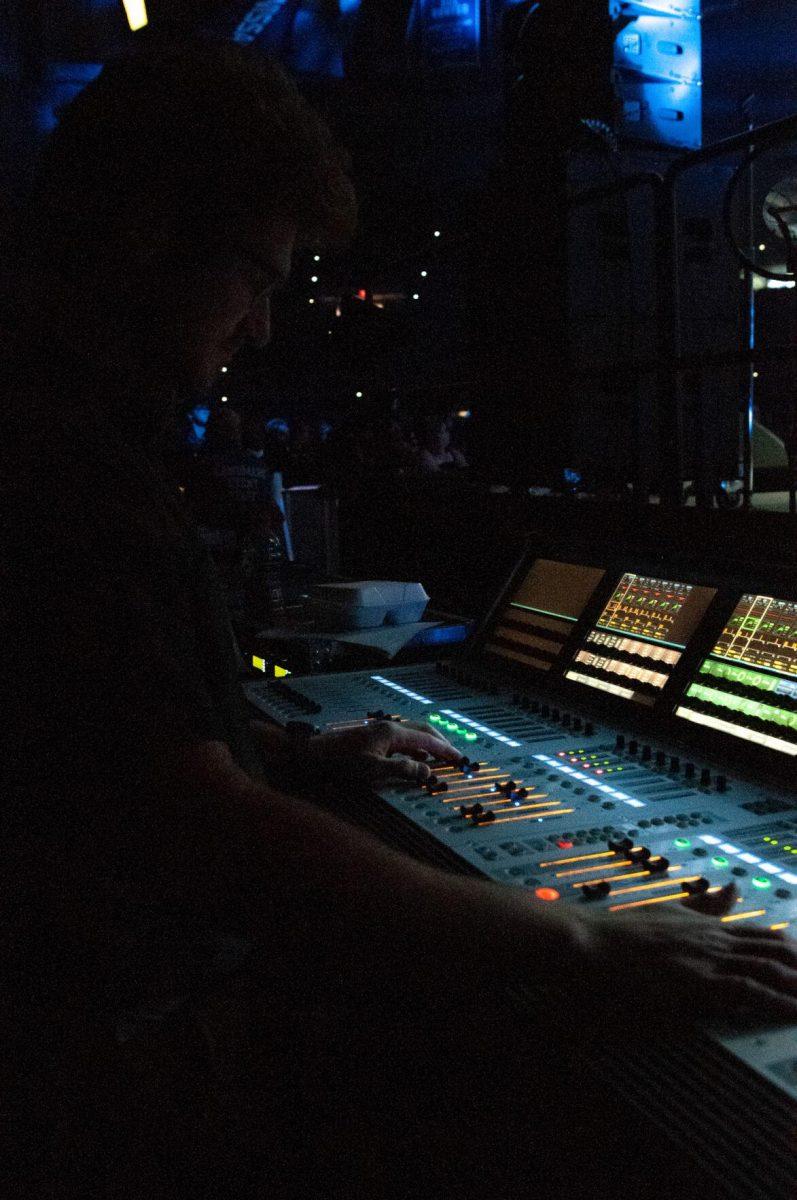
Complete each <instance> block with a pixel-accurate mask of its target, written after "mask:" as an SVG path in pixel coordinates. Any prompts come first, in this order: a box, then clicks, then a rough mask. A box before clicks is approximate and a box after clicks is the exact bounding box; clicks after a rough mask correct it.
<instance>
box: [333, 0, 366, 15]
mask: <svg viewBox="0 0 797 1200" xmlns="http://www.w3.org/2000/svg"><path fill="white" fill-rule="evenodd" d="M361 3H362V0H338V8H339V9H340V15H341V16H342V17H348V16H350V15H351V14H352V13H356V12H357V9H358V8H359V7H360V5H361Z"/></svg>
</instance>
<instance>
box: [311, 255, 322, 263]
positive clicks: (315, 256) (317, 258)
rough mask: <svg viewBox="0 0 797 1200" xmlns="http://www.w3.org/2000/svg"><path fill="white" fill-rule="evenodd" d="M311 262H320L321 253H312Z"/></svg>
mask: <svg viewBox="0 0 797 1200" xmlns="http://www.w3.org/2000/svg"><path fill="white" fill-rule="evenodd" d="M313 262H321V255H320V254H314V255H313Z"/></svg>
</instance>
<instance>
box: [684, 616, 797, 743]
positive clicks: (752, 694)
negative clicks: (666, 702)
mask: <svg viewBox="0 0 797 1200" xmlns="http://www.w3.org/2000/svg"><path fill="white" fill-rule="evenodd" d="M676 714H677V715H678V716H679V717H685V718H686V719H687V720H688V721H692V722H694V723H695V724H697V725H705V726H707V727H708V728H710V729H717V730H719V731H720V732H722V733H729V734H731V736H733V737H739V738H745V739H746V740H747V741H750V742H757V743H758V744H759V745H762V746H766V747H768V748H769V749H770V750H779V751H781V752H782V753H784V754H797V602H796V601H794V600H775V599H774V598H773V597H772V596H755V595H752V594H747V595H744V596H742V598H741V599H740V601H739V603H738V604H737V605H736V608H735V609H734V612H733V615H732V616H731V618H730V620H729V621H728V624H727V625H726V626H725V629H724V630H723V631H722V635H721V637H720V639H719V641H718V642H717V644H716V646H715V647H714V649H713V651H712V652H711V654H710V655H709V657H708V658H707V659H706V660H705V661H704V662H703V663H702V664H701V666H700V671H699V672H698V675H697V678H696V679H694V680H693V681H692V683H690V685H689V687H688V688H687V689H686V695H685V696H684V698H683V700H682V702H681V704H680V705H679V707H678V708H677V709H676Z"/></svg>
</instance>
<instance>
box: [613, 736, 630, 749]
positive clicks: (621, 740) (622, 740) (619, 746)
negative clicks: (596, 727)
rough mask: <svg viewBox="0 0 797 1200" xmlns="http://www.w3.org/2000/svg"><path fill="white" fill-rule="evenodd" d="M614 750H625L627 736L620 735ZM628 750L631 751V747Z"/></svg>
mask: <svg viewBox="0 0 797 1200" xmlns="http://www.w3.org/2000/svg"><path fill="white" fill-rule="evenodd" d="M614 748H615V750H623V749H624V748H625V734H624V733H618V735H617V738H616V740H615V743H614ZM628 748H629V750H630V749H631V747H630V746H629V747H628Z"/></svg>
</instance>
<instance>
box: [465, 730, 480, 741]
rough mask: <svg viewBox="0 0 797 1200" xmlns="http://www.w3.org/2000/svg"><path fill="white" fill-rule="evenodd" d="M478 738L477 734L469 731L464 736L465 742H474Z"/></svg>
mask: <svg viewBox="0 0 797 1200" xmlns="http://www.w3.org/2000/svg"><path fill="white" fill-rule="evenodd" d="M478 736H479V735H478V733H473V732H472V731H470V732H468V733H466V734H465V741H466V742H475V741H476V739H477V738H478Z"/></svg>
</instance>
